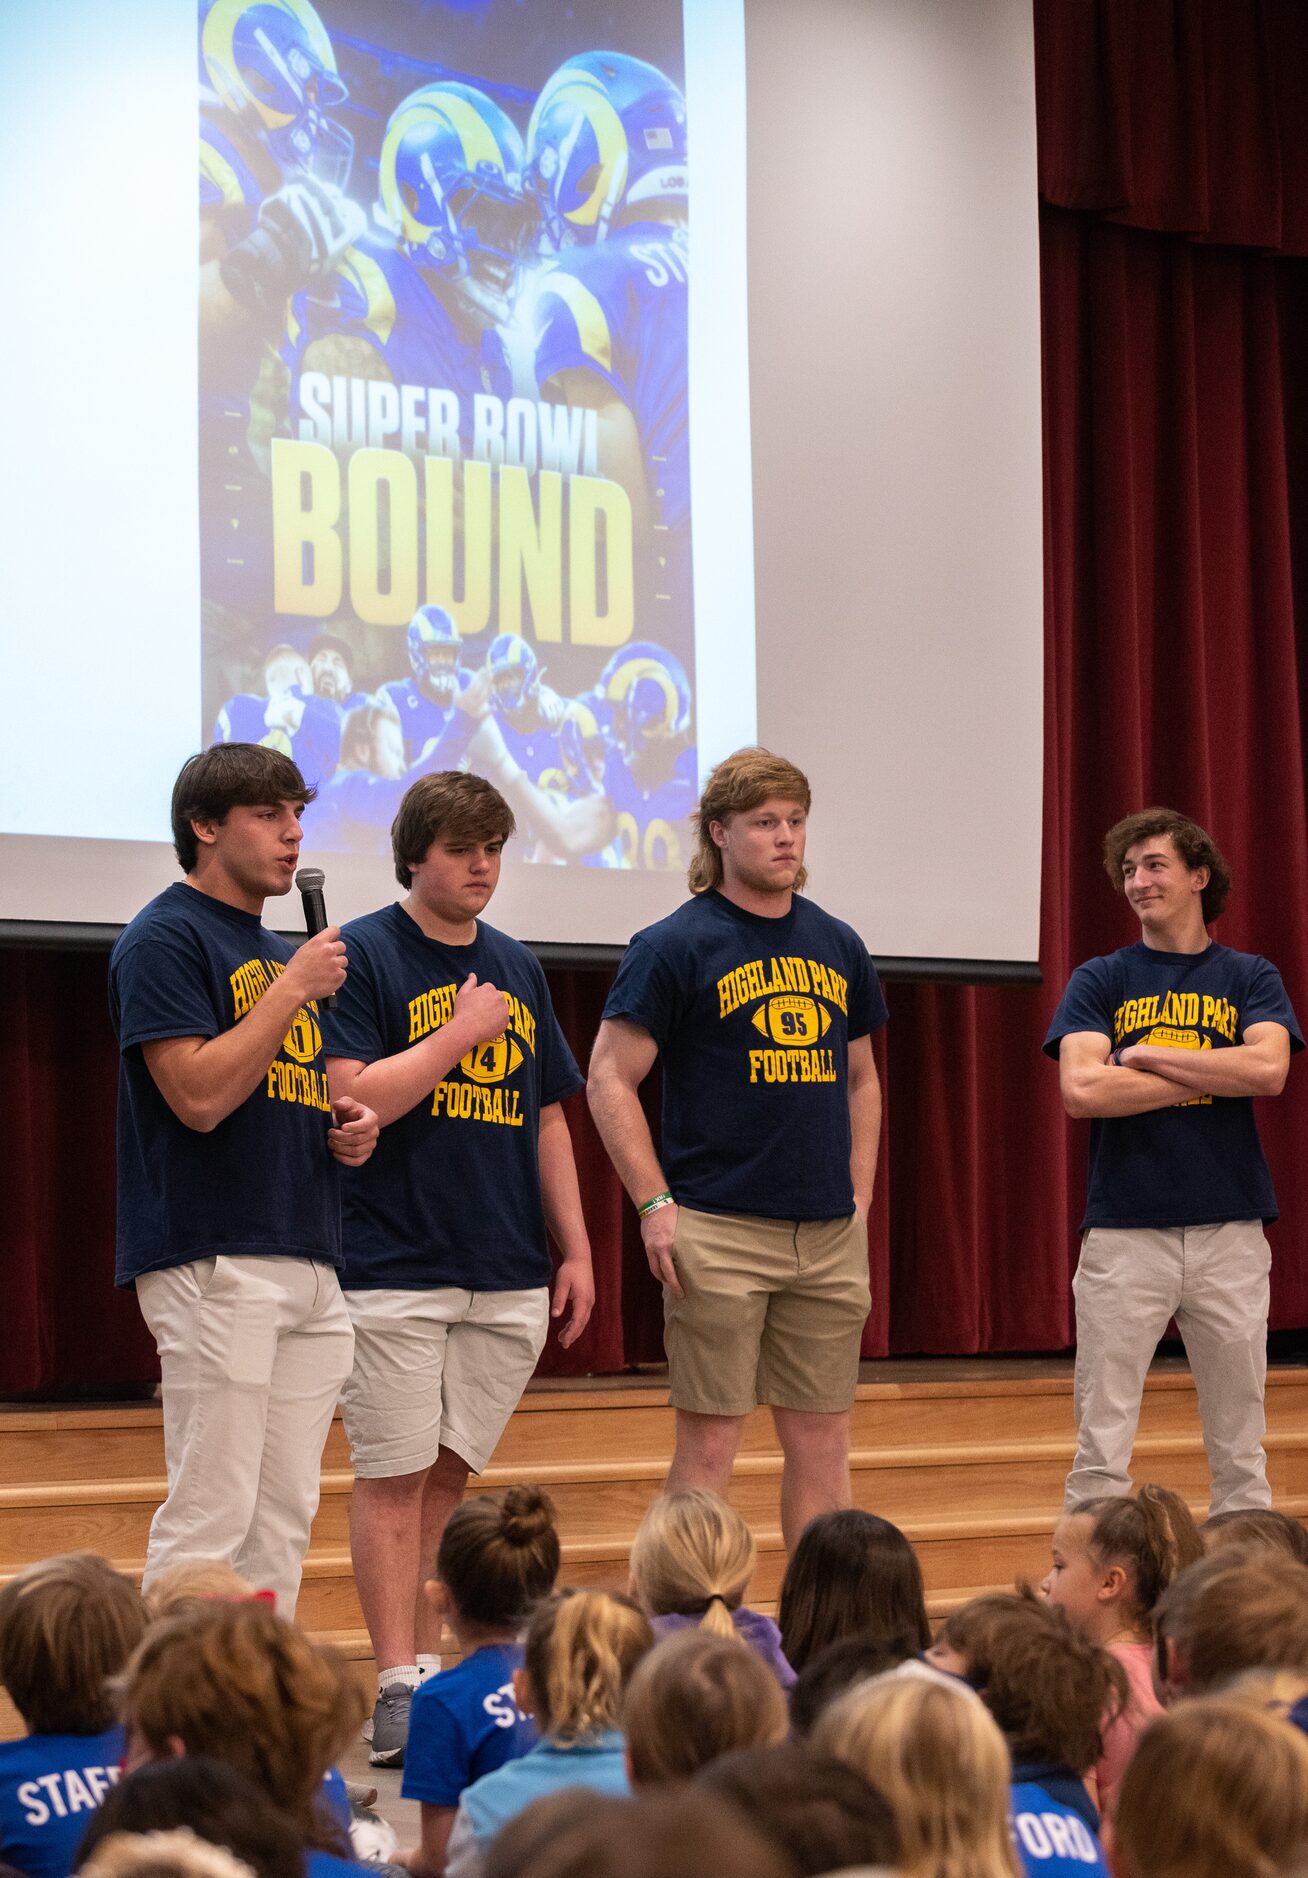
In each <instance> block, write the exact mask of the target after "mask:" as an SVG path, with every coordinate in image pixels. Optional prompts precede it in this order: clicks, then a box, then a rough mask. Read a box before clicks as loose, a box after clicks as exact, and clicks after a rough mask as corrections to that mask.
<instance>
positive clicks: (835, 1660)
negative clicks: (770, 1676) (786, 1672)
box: [790, 1634, 917, 1736]
mask: <svg viewBox="0 0 1308 1878" xmlns="http://www.w3.org/2000/svg"><path fill="white" fill-rule="evenodd" d="M916 1655H917V1644H916V1642H914V1641H913V1640H912V1639H910V1638H909V1637H907V1636H905V1635H903V1634H901V1635H900V1636H898V1637H896V1638H893V1639H890V1640H883V1639H881V1638H879V1637H845V1638H844V1639H842V1641H841V1642H839V1643H829V1644H828V1645H827V1647H826V1649H825V1650H819V1651H818V1652H817V1654H816V1655H815V1656H810V1657H809V1659H808V1661H807V1663H805V1665H804V1667H803V1669H801V1670H800V1672H799V1675H798V1677H797V1679H796V1681H795V1684H794V1687H793V1688H792V1689H791V1691H790V1727H791V1732H792V1733H793V1734H796V1735H800V1736H807V1735H810V1734H811V1733H812V1732H813V1727H814V1724H815V1723H816V1721H817V1718H818V1716H819V1715H821V1714H822V1712H823V1711H824V1710H825V1709H828V1708H830V1706H831V1704H832V1703H833V1702H834V1701H835V1700H836V1697H837V1696H841V1695H843V1694H844V1693H845V1691H846V1689H851V1688H853V1686H854V1684H855V1683H858V1682H868V1681H870V1679H871V1678H872V1677H873V1676H882V1675H884V1674H885V1673H886V1671H887V1670H890V1669H896V1668H897V1667H898V1666H899V1664H900V1663H902V1662H904V1661H905V1659H906V1658H908V1657H912V1656H916Z"/></svg>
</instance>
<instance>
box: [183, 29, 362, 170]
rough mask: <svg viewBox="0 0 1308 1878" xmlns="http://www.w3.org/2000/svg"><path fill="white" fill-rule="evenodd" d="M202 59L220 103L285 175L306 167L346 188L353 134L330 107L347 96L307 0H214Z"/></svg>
mask: <svg viewBox="0 0 1308 1878" xmlns="http://www.w3.org/2000/svg"><path fill="white" fill-rule="evenodd" d="M200 58H201V61H202V63H203V66H204V71H205V75H206V77H207V78H208V81H209V83H210V84H211V85H212V86H213V89H214V91H215V92H216V93H217V95H218V97H219V99H220V101H221V102H222V104H223V105H224V106H225V107H226V108H227V110H229V111H230V112H231V113H232V115H233V116H234V117H236V118H238V119H239V120H240V122H241V123H242V124H243V125H244V126H245V128H246V130H247V131H248V132H249V133H250V135H252V136H254V137H256V138H257V139H258V140H259V142H261V143H262V144H263V145H264V146H265V147H266V148H267V150H268V151H269V152H270V153H271V155H272V156H273V158H274V159H275V161H276V162H277V164H278V166H279V167H280V169H281V171H282V174H283V176H286V177H290V176H294V175H295V174H296V173H297V172H299V171H303V170H307V171H309V172H311V173H312V174H313V175H314V176H316V177H318V178H319V180H320V181H322V182H324V183H330V184H332V185H333V186H334V187H335V188H337V189H344V187H345V185H346V183H347V182H348V181H349V177H350V164H351V162H352V161H353V158H354V139H353V138H352V137H351V135H350V133H349V131H347V130H346V129H345V128H344V127H343V126H342V125H340V124H338V123H336V122H335V120H334V119H333V118H331V117H330V116H329V115H328V113H329V112H330V111H331V109H332V107H333V106H334V105H338V104H343V103H344V102H345V99H346V98H347V97H348V96H349V93H348V92H347V90H346V87H345V85H344V84H343V83H342V81H341V78H340V74H339V73H338V72H337V70H336V56H335V54H334V53H333V51H332V42H331V40H330V39H329V38H328V36H327V28H326V27H325V26H324V25H323V23H322V21H321V20H320V19H319V18H318V15H317V13H315V11H314V9H313V8H312V6H310V4H309V0H212V4H211V5H210V6H209V8H208V11H207V12H206V13H205V14H204V17H203V19H202V21H201V25H200Z"/></svg>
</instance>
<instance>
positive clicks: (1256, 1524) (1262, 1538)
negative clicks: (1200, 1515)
mask: <svg viewBox="0 0 1308 1878" xmlns="http://www.w3.org/2000/svg"><path fill="white" fill-rule="evenodd" d="M1199 1536H1200V1538H1201V1539H1202V1540H1203V1542H1204V1551H1205V1552H1208V1553H1213V1552H1226V1551H1234V1550H1237V1549H1238V1550H1240V1551H1242V1552H1244V1553H1245V1554H1246V1555H1248V1554H1252V1553H1255V1552H1257V1553H1265V1552H1271V1553H1276V1554H1280V1555H1282V1556H1284V1557H1288V1558H1292V1559H1296V1560H1297V1561H1298V1562H1299V1564H1300V1565H1308V1532H1306V1531H1305V1530H1304V1527H1303V1523H1302V1521H1300V1520H1297V1519H1291V1517H1290V1515H1289V1514H1288V1513H1278V1512H1276V1510H1275V1509H1274V1508H1273V1507H1270V1506H1265V1507H1251V1508H1250V1509H1249V1510H1248V1511H1247V1512H1244V1513H1214V1514H1213V1516H1212V1518H1211V1519H1206V1520H1205V1521H1204V1523H1203V1525H1202V1526H1201V1527H1200V1528H1199Z"/></svg>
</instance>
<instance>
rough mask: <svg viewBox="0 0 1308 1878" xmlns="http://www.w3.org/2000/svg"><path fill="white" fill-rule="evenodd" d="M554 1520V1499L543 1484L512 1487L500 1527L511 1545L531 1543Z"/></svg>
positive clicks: (548, 1527) (502, 1504)
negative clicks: (541, 1485) (544, 1490)
mask: <svg viewBox="0 0 1308 1878" xmlns="http://www.w3.org/2000/svg"><path fill="white" fill-rule="evenodd" d="M554 1523H555V1512H554V1502H553V1500H551V1498H550V1496H549V1494H548V1493H544V1492H542V1491H541V1489H540V1488H539V1487H510V1488H509V1490H508V1492H507V1493H506V1494H505V1495H504V1499H503V1501H502V1502H501V1512H500V1531H501V1533H502V1534H503V1536H504V1538H505V1539H507V1541H508V1542H509V1544H510V1545H531V1544H532V1543H533V1541H535V1540H536V1539H539V1538H540V1536H541V1534H542V1533H545V1532H549V1531H551V1530H552V1528H553V1526H554Z"/></svg>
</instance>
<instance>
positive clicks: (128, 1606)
mask: <svg viewBox="0 0 1308 1878" xmlns="http://www.w3.org/2000/svg"><path fill="white" fill-rule="evenodd" d="M144 1630H145V1607H144V1605H143V1604H142V1603H141V1598H140V1593H139V1592H138V1591H137V1590H136V1588H135V1586H134V1585H132V1584H131V1583H130V1581H129V1580H128V1579H126V1578H124V1577H123V1576H122V1574H121V1573H120V1572H116V1571H114V1569H113V1567H112V1566H111V1565H109V1564H108V1563H107V1562H106V1561H105V1560H104V1559H102V1558H98V1557H97V1556H96V1554H95V1553H94V1552H66V1553H63V1554H62V1555H61V1556H59V1557H58V1558H48V1559H43V1560H42V1562H41V1563H40V1564H39V1565H29V1566H28V1568H27V1570H26V1571H22V1572H19V1574H18V1575H17V1577H16V1578H11V1579H10V1581H9V1583H8V1584H7V1585H6V1586H5V1588H4V1590H3V1591H0V1684H3V1685H4V1687H5V1688H6V1689H7V1690H8V1691H9V1699H10V1701H11V1702H12V1703H13V1705H14V1707H15V1708H16V1709H17V1710H18V1713H19V1714H20V1715H21V1716H22V1718H23V1721H24V1722H25V1723H26V1725H27V1729H28V1732H29V1733H30V1734H34V1735H93V1734H99V1733H101V1731H102V1730H104V1729H106V1728H108V1727H110V1726H111V1725H112V1724H113V1721H114V1719H115V1704H114V1695H113V1691H112V1689H111V1687H110V1681H111V1678H113V1677H115V1676H117V1675H118V1674H119V1673H120V1672H121V1670H122V1667H123V1665H124V1663H126V1661H127V1659H128V1657H129V1656H130V1655H131V1654H132V1651H133V1650H134V1649H135V1648H136V1646H137V1644H138V1643H139V1642H140V1640H141V1636H142V1633H143V1632H144Z"/></svg>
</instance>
